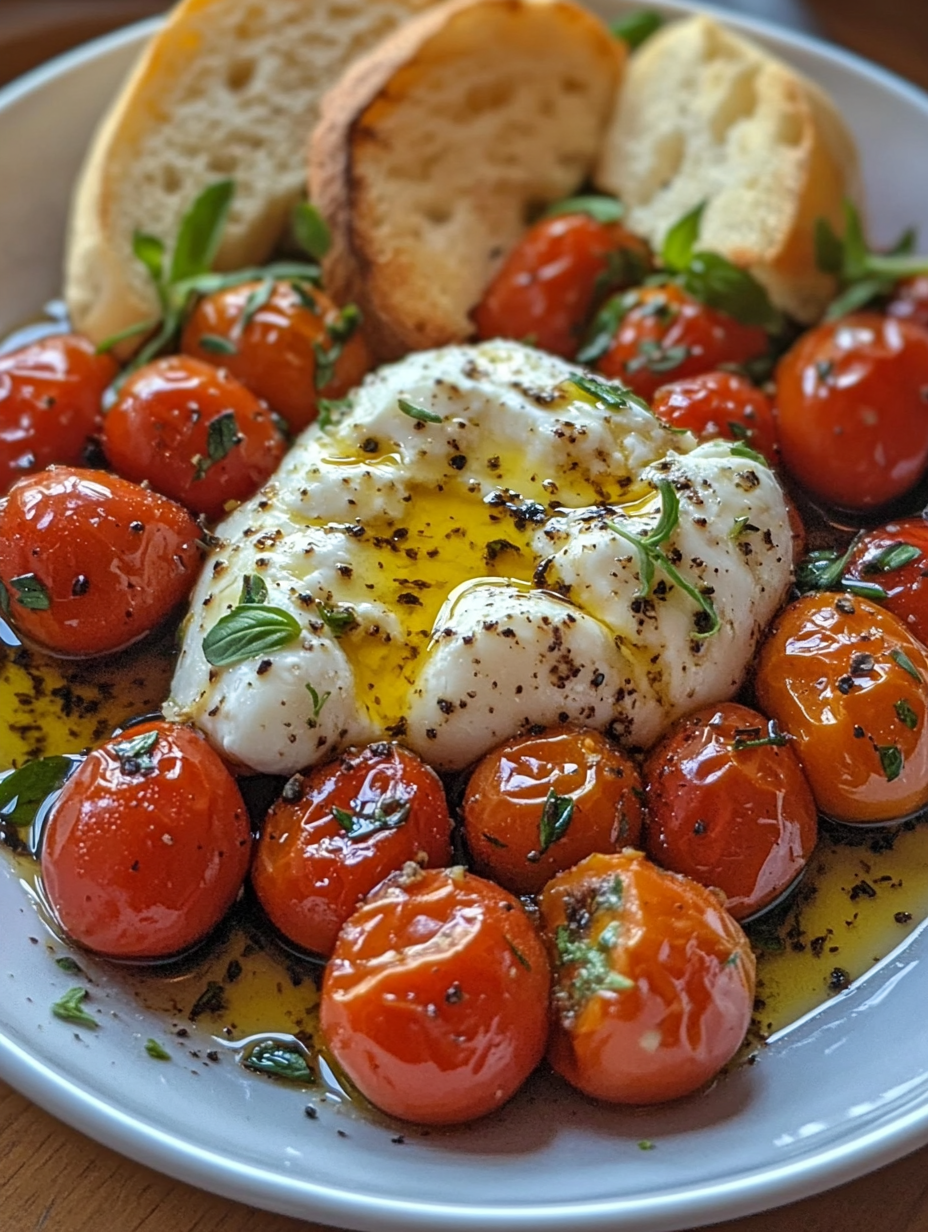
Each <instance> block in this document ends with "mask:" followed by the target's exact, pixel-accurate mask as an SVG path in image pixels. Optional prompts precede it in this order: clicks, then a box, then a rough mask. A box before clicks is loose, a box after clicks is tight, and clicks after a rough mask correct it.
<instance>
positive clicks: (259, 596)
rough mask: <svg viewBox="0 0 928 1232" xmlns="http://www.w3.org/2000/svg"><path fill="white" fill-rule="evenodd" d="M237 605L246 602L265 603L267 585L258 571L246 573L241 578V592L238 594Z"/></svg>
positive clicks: (242, 605)
mask: <svg viewBox="0 0 928 1232" xmlns="http://www.w3.org/2000/svg"><path fill="white" fill-rule="evenodd" d="M238 603H239V607H244V606H245V605H246V604H248V603H267V586H266V584H265V581H264V578H263V577H261V575H260V574H258V573H246V574H245V576H244V577H243V578H242V593H241V595H239V600H238Z"/></svg>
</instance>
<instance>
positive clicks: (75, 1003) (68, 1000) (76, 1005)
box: [52, 988, 100, 1030]
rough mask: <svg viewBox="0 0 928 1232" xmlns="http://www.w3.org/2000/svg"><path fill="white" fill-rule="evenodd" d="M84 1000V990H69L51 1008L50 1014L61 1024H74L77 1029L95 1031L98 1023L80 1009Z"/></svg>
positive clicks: (85, 997)
mask: <svg viewBox="0 0 928 1232" xmlns="http://www.w3.org/2000/svg"><path fill="white" fill-rule="evenodd" d="M86 999H87V989H86V988H70V989H68V991H67V992H66V993H65V994H64V996H63V997H62V998H61V1000H60V1001H56V1002H55V1004H54V1005H53V1006H52V1013H53V1014H54V1015H55V1017H56V1018H60V1019H61V1020H62V1021H63V1022H74V1023H77V1025H78V1026H79V1027H91V1028H92V1029H93V1030H96V1029H97V1027H99V1025H100V1024H99V1022H97V1020H96V1018H94V1017H93V1016H92V1015H90V1014H88V1013H87V1011H86V1010H85V1009H82V1008H81V1007H82V1005H83V1003H84V1001H85V1000H86Z"/></svg>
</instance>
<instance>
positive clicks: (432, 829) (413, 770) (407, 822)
mask: <svg viewBox="0 0 928 1232" xmlns="http://www.w3.org/2000/svg"><path fill="white" fill-rule="evenodd" d="M287 797H296V798H293V799H291V798H284V799H282V800H280V801H278V803H277V804H275V805H274V806H273V807H272V808H271V810H270V812H269V814H268V817H267V820H266V822H265V824H264V829H263V831H262V834H261V838H260V840H259V842H258V849H257V852H256V856H255V862H254V868H253V869H252V875H251V876H252V884H253V886H254V889H255V893H256V894H257V896H258V899H259V901H260V903H261V905H262V907H263V908H264V910H265V911H266V912H267V915H268V917H269V918H270V920H271V921H272V923H273V924H274V925H275V927H277V928H278V929H280V931H281V932H282V933H283V934H284V936H285V937H288V938H289V939H290V940H291V941H293V942H295V943H296V944H297V945H299V946H302V947H303V949H306V950H312V951H314V952H315V953H317V954H323V955H328V954H331V952H332V947H333V946H334V944H335V938H336V937H337V936H338V930H339V929H340V928H341V926H342V925H343V924H344V922H345V920H347V919H348V917H349V916H350V915H351V913H352V912H353V911H354V910H355V908H356V907H357V905H358V903H359V902H360V901H361V899H362V898H363V897H364V895H365V894H367V893H368V892H369V891H370V890H372V889H373V888H374V886H376V885H378V884H379V883H380V882H381V881H382V880H383V879H384V878H385V877H386V876H387V875H388V874H389V873H392V872H394V871H395V870H396V869H398V868H401V867H402V866H403V865H404V864H405V863H406V862H407V861H409V860H414V861H416V862H418V863H420V864H426V865H431V866H432V867H435V866H439V867H441V866H442V865H445V864H449V863H450V862H451V818H450V816H449V814H448V805H447V802H446V800H445V793H444V788H443V787H442V785H441V780H440V779H439V778H438V776H437V775H436V774H435V772H434V771H433V770H430V769H429V768H428V766H426V765H425V764H424V762H422V761H420V760H419V758H418V757H416V755H415V754H414V753H410V752H409V750H408V749H404V748H402V747H401V746H400V745H396V744H373V745H370V746H369V747H368V748H365V749H360V750H352V751H349V752H347V753H345V754H344V755H343V756H342V757H340V758H339V759H338V761H336V762H330V763H329V764H328V765H325V766H319V767H317V768H316V769H314V770H313V771H311V772H310V773H309V774H308V775H307V776H306V777H305V778H302V777H299V776H298V777H297V778H296V779H295V780H291V782H290V784H289V785H288V791H287ZM384 806H386V809H387V810H392V814H391V815H392V816H393V817H397V816H400V815H401V814H402V815H403V820H402V821H401V822H400V823H399V824H394V825H389V824H382V825H380V826H379V827H378V826H377V825H376V823H374V824H371V823H370V822H368V824H363V823H362V822H361V819H369V818H371V817H372V816H373V815H374V813H375V811H376V809H377V808H378V807H380V808H381V810H382V812H383V811H384ZM333 810H341V813H340V814H338V813H336V812H334V811H333ZM339 815H340V816H341V817H342V821H341V822H339V820H337V817H338V816H339ZM385 815H386V814H385ZM352 817H355V818H357V819H359V820H358V821H357V822H356V823H355V825H356V826H358V827H359V828H360V829H361V831H362V833H360V834H358V835H356V836H355V837H352V835H351V833H349V832H348V830H347V829H346V824H347V825H349V826H350V825H351V818H352Z"/></svg>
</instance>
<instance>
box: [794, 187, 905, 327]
mask: <svg viewBox="0 0 928 1232" xmlns="http://www.w3.org/2000/svg"><path fill="white" fill-rule="evenodd" d="M915 244H916V235H915V232H914V231H913V230H912V229H911V228H909V229H908V230H906V231H904V232H903V233H902V235H900V236H899V238H898V240H896V242H895V244H893V245H891V247H890V248H889V250H888V251H887V252H875V251H874V250H873V249H872V248H871V247H870V246H869V244H868V243H867V239H866V236H865V235H864V228H863V223H862V222H861V218H860V214H859V213H858V212H857V209H856V207H855V206H854V204H853V202H851V201H845V202H844V234H843V236H839V235H838V234H837V232H836V231H835V229H834V227H833V226H832V225H831V223H830V222H829V221H828V219H827V218H819V219H817V220H816V223H815V263H816V265H817V266H818V268H819V269H820V270H821V271H822V272H823V273H825V274H831V275H833V276H834V277H835V278H836V279H837V280H838V294H837V295H836V296H835V298H834V299H833V300H832V302H831V304H830V305H829V307H828V311H827V312H826V313H825V320H826V321H836V320H837V319H838V318H839V317H843V316H846V315H847V314H848V313H849V312H856V311H857V310H858V309H860V308H864V307H866V306H867V305H868V304H871V303H872V302H873V301H874V300H878V299H881V298H883V297H884V296H887V295H891V294H892V293H893V291H894V290H895V287H896V283H897V282H899V281H900V280H901V279H903V278H912V277H913V276H915V275H916V274H928V256H926V255H925V254H918V253H916V252H915V251H914V249H915Z"/></svg>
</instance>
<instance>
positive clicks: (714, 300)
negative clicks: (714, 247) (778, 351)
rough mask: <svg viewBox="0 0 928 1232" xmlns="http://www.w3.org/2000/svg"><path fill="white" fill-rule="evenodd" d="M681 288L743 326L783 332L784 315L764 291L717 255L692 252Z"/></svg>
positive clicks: (755, 281)
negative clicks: (754, 326)
mask: <svg viewBox="0 0 928 1232" xmlns="http://www.w3.org/2000/svg"><path fill="white" fill-rule="evenodd" d="M683 286H684V288H685V290H687V291H688V292H689V293H690V295H692V296H693V297H694V298H695V299H698V300H699V301H700V302H701V303H703V304H707V305H708V306H709V307H710V308H716V309H717V310H718V311H719V312H724V313H726V315H728V316H730V317H733V318H734V319H735V320H736V321H740V322H741V324H743V325H758V326H760V327H761V328H762V329H765V330H767V332H768V333H771V334H777V333H779V332H780V331H781V330H782V329H783V314H782V313H781V312H779V311H778V310H777V309H776V308H774V306H773V304H772V303H771V300H770V296H769V295H768V294H767V291H766V289H765V288H764V287H763V286H762V285H761V284H760V283H759V282H758V281H757V279H756V278H755V277H754V275H753V274H750V273H749V272H748V271H747V270H745V269H740V268H739V267H738V266H737V265H735V264H733V262H731V261H729V260H728V258H727V257H723V256H721V254H720V253H717V252H696V253H693V255H692V256H691V258H690V261H689V263H688V265H687V266H686V269H685V270H684V271H683Z"/></svg>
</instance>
